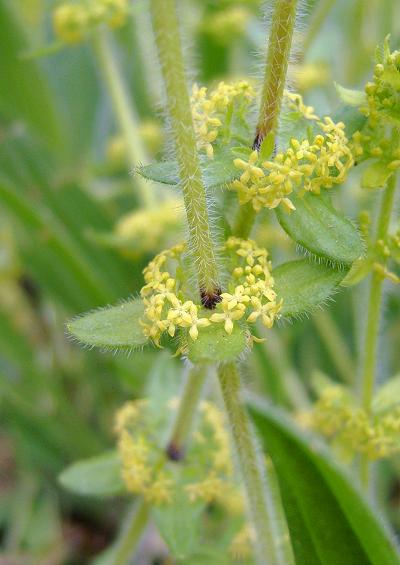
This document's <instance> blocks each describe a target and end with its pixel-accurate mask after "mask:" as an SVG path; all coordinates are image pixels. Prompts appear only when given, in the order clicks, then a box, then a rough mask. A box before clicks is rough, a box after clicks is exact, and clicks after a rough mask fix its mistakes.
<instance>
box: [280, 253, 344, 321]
mask: <svg viewBox="0 0 400 565" xmlns="http://www.w3.org/2000/svg"><path fill="white" fill-rule="evenodd" d="M272 274H273V277H274V281H275V286H274V290H275V291H276V293H277V295H278V299H281V298H282V299H283V306H282V310H281V314H282V315H283V316H284V317H291V316H299V315H302V314H307V313H309V312H312V311H313V310H315V308H317V307H318V306H320V305H321V304H323V303H324V302H326V300H327V299H328V298H329V297H330V296H332V294H333V293H334V292H335V291H336V289H337V287H338V285H339V284H340V281H341V280H342V279H343V277H344V276H345V274H346V271H339V270H335V269H331V268H329V267H328V266H326V265H320V264H318V263H311V262H310V261H308V260H307V259H302V260H300V261H289V262H288V263H284V264H283V265H279V267H276V269H274V270H273V273H272Z"/></svg>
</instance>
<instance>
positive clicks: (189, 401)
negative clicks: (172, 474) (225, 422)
mask: <svg viewBox="0 0 400 565" xmlns="http://www.w3.org/2000/svg"><path fill="white" fill-rule="evenodd" d="M207 373H208V371H207V368H206V367H204V366H197V367H193V368H192V369H191V370H190V371H189V373H188V375H187V380H186V383H185V387H184V389H183V394H182V398H181V403H180V407H179V411H178V413H177V415H176V419H175V423H174V427H173V430H172V433H171V438H170V441H169V442H168V445H167V454H168V456H169V458H170V459H172V460H173V461H179V460H181V459H182V458H183V457H184V450H185V443H186V440H187V438H188V435H189V434H190V432H191V429H192V425H193V419H194V416H195V414H196V408H197V405H198V403H199V401H200V398H201V392H202V390H203V386H204V383H205V380H206V378H207Z"/></svg>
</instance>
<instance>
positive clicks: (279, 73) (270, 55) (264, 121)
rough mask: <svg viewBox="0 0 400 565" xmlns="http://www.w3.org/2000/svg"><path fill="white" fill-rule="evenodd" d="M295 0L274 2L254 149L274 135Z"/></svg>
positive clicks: (279, 107)
mask: <svg viewBox="0 0 400 565" xmlns="http://www.w3.org/2000/svg"><path fill="white" fill-rule="evenodd" d="M296 4H297V0H276V1H275V7H274V12H273V15H272V27H271V33H270V37H269V41H268V52H267V61H266V68H265V79H264V84H263V89H262V93H261V105H260V114H259V118H258V123H257V130H256V137H255V140H254V148H255V149H258V148H259V147H260V145H261V143H262V141H263V139H264V137H265V136H267V135H268V134H269V133H272V134H273V135H276V129H277V125H278V118H279V112H280V109H281V103H282V97H283V90H284V88H285V82H286V73H287V68H288V64H289V56H290V48H291V45H292V37H293V31H294V24H295V20H296Z"/></svg>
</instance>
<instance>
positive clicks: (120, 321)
mask: <svg viewBox="0 0 400 565" xmlns="http://www.w3.org/2000/svg"><path fill="white" fill-rule="evenodd" d="M142 315H143V302H142V301H141V300H140V299H136V300H130V301H129V302H123V303H122V304H119V305H118V306H110V307H108V308H102V309H100V310H94V311H93V312H88V313H86V314H83V315H82V316H79V317H78V318H75V319H74V320H72V321H71V322H68V324H67V330H68V333H69V334H70V335H71V336H72V337H73V338H75V339H76V340H77V341H79V342H80V343H82V344H84V345H89V346H91V347H101V348H102V349H109V348H134V347H140V346H141V345H143V344H144V343H146V341H147V338H146V337H145V336H144V334H143V330H142V327H141V325H140V323H139V320H140V318H141V317H142Z"/></svg>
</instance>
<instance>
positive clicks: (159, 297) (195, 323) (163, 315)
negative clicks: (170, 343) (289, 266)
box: [141, 237, 281, 345]
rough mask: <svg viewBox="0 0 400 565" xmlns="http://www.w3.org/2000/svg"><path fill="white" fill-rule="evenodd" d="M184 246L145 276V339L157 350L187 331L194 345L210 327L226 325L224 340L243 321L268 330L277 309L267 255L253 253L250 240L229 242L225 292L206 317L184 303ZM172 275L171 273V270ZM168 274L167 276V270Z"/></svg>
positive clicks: (154, 262) (255, 250) (198, 308)
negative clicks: (165, 337)
mask: <svg viewBox="0 0 400 565" xmlns="http://www.w3.org/2000/svg"><path fill="white" fill-rule="evenodd" d="M184 251H185V246H184V245H183V244H182V245H177V246H175V247H173V248H171V249H169V250H166V251H163V252H162V253H160V254H159V255H157V256H156V257H155V258H154V259H153V260H152V261H151V262H150V263H149V265H148V266H147V267H146V269H145V270H144V272H143V273H144V279H145V281H146V285H145V286H144V287H143V288H142V290H141V296H142V299H143V302H144V305H145V311H144V317H143V319H142V320H141V324H142V327H143V331H144V334H145V335H146V336H147V337H149V338H151V339H152V340H153V342H154V343H155V344H156V345H159V343H160V338H161V336H162V335H163V334H164V333H165V332H166V333H168V334H169V335H170V336H171V337H173V336H174V335H175V333H176V330H177V328H182V329H185V330H187V331H188V334H189V336H190V338H191V339H192V340H196V339H197V337H198V335H199V330H201V328H205V327H207V326H209V325H210V324H224V328H225V331H226V333H227V334H231V333H232V331H233V327H234V323H235V322H236V321H238V320H241V319H245V320H246V321H247V322H249V323H254V322H256V320H257V319H258V318H260V320H261V321H262V323H263V324H264V325H265V326H266V327H267V328H271V327H272V325H273V323H274V320H275V318H276V316H277V315H278V313H279V310H280V308H281V303H280V302H277V300H276V293H275V292H274V290H273V286H274V281H273V278H272V276H271V272H270V269H271V263H270V261H269V260H268V252H267V251H266V250H265V249H262V248H259V247H257V245H256V243H255V242H254V241H252V240H243V239H239V238H236V237H231V238H229V239H228V240H227V241H226V243H225V246H224V252H225V255H226V256H227V259H228V262H229V269H230V280H229V283H228V287H227V292H223V293H222V294H221V301H220V302H219V303H218V304H217V305H216V307H215V309H214V310H212V311H210V310H206V309H204V308H203V307H202V306H201V305H199V304H195V303H194V302H193V301H192V300H187V296H186V294H187V289H186V288H185V285H186V284H187V281H186V279H184V273H185V269H184V268H183V265H182V256H183V253H184ZM171 264H173V265H172V267H173V268H174V275H172V274H171V273H170V270H172V269H170V266H169V265H171ZM168 269H169V270H168Z"/></svg>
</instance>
